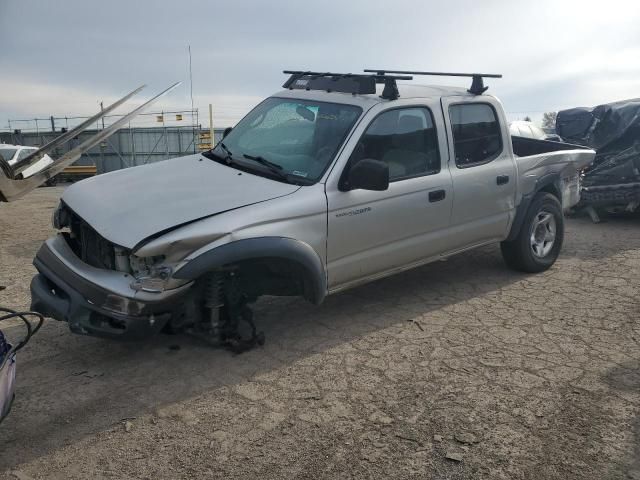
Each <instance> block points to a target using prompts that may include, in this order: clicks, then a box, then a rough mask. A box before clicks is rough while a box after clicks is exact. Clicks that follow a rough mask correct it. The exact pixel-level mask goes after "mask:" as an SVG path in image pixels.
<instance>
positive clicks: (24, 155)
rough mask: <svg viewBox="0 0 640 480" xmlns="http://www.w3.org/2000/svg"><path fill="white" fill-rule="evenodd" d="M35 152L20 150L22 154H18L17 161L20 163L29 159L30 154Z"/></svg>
mask: <svg viewBox="0 0 640 480" xmlns="http://www.w3.org/2000/svg"><path fill="white" fill-rule="evenodd" d="M34 151H35V150H27V149H26V148H23V149H22V150H20V153H19V154H18V158H17V160H18V161H20V160H22V159H23V158H27V157H28V156H29V155H30V154H32V153H33V152H34Z"/></svg>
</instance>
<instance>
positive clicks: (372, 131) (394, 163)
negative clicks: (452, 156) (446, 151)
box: [349, 107, 440, 181]
mask: <svg viewBox="0 0 640 480" xmlns="http://www.w3.org/2000/svg"><path fill="white" fill-rule="evenodd" d="M363 158H371V159H374V160H380V161H382V162H385V163H386V164H387V165H389V180H390V181H393V180H401V179H403V178H411V177H418V176H422V175H432V174H434V173H438V172H439V171H440V154H439V152H438V134H437V132H436V128H435V126H434V125H433V119H432V117H431V112H430V111H429V110H428V109H427V108H423V107H416V108H403V109H400V108H399V109H394V110H388V111H386V112H384V113H382V114H380V115H379V116H377V117H376V118H375V119H374V120H373V122H371V124H370V125H369V126H368V127H367V130H366V131H365V132H364V134H363V135H362V138H361V139H360V141H359V142H358V145H357V146H356V149H355V150H354V152H353V154H352V155H351V159H350V161H349V164H350V165H353V164H355V162H357V161H359V160H362V159H363Z"/></svg>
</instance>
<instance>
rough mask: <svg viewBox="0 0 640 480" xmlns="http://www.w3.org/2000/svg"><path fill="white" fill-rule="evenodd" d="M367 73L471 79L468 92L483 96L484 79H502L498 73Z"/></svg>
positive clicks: (392, 71)
mask: <svg viewBox="0 0 640 480" xmlns="http://www.w3.org/2000/svg"><path fill="white" fill-rule="evenodd" d="M364 71H365V72H369V73H375V74H377V75H379V76H384V75H386V74H387V73H393V74H405V75H429V76H437V77H471V78H472V79H473V80H472V81H471V87H470V88H469V89H468V90H467V91H468V92H469V93H471V94H473V95H482V94H483V93H484V92H486V91H487V89H488V88H489V87H485V86H484V81H483V78H502V75H501V74H498V73H448V72H411V71H408V70H383V69H365V70H364Z"/></svg>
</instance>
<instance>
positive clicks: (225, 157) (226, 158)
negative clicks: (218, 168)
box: [202, 142, 233, 165]
mask: <svg viewBox="0 0 640 480" xmlns="http://www.w3.org/2000/svg"><path fill="white" fill-rule="evenodd" d="M218 147H220V148H221V149H222V150H223V151H224V155H220V154H219V153H214V152H215V150H216V149H217V148H218ZM202 155H203V156H205V157H207V158H211V159H212V160H214V158H213V157H215V158H218V159H220V160H223V161H224V162H225V163H226V164H227V165H231V164H232V163H233V153H231V150H229V149H228V148H227V146H226V145H225V144H224V143H222V142H220V143H219V144H218V145H216V146H215V147H214V148H212V149H211V150H207V151H206V152H202Z"/></svg>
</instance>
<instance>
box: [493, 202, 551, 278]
mask: <svg viewBox="0 0 640 480" xmlns="http://www.w3.org/2000/svg"><path fill="white" fill-rule="evenodd" d="M563 239H564V217H563V215H562V206H561V205H560V202H559V201H558V199H557V198H556V197H555V196H553V195H551V194H550V193H544V192H540V193H537V194H536V196H535V197H533V200H532V202H531V205H530V206H529V210H528V211H527V215H526V217H525V219H524V222H523V224H522V227H520V232H519V233H518V236H517V237H516V238H515V240H512V241H504V242H502V243H501V244H500V249H501V250H502V256H503V257H504V260H505V262H506V263H507V265H508V266H509V267H511V268H513V269H515V270H519V271H521V272H529V273H537V272H543V271H545V270H547V269H548V268H549V267H551V265H553V264H554V263H555V261H556V259H557V258H558V255H559V254H560V249H561V248H562V241H563Z"/></svg>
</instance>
